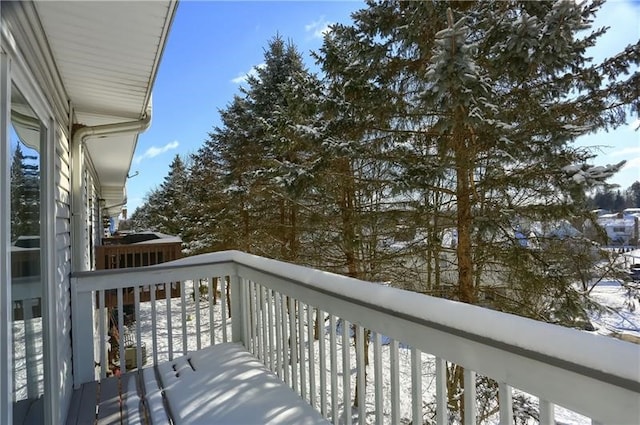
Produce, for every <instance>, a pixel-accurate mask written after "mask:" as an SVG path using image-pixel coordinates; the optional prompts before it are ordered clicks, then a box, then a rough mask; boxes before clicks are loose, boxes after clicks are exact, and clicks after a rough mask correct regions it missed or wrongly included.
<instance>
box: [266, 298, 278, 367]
mask: <svg viewBox="0 0 640 425" xmlns="http://www.w3.org/2000/svg"><path fill="white" fill-rule="evenodd" d="M273 304H274V294H273V289H271V288H267V321H268V323H269V332H268V334H269V369H270V370H271V371H272V372H275V371H276V369H275V355H276V354H275V352H274V351H275V350H274V348H275V347H274V346H275V344H274V341H273V339H274V338H275V335H274V332H275V329H274V317H273V315H274V312H273V310H274V305H273Z"/></svg>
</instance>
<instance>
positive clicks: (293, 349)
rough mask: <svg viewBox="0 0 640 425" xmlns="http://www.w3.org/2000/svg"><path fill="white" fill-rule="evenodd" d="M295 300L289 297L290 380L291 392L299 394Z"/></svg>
mask: <svg viewBox="0 0 640 425" xmlns="http://www.w3.org/2000/svg"><path fill="white" fill-rule="evenodd" d="M296 329H297V328H296V300H294V299H293V297H289V347H290V349H289V353H290V355H291V357H290V359H291V380H292V381H293V390H294V391H295V392H297V393H298V394H300V392H299V389H300V387H299V382H298V335H297V331H296Z"/></svg>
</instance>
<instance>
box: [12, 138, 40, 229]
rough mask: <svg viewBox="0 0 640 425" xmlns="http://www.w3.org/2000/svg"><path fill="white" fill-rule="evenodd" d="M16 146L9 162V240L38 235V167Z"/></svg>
mask: <svg viewBox="0 0 640 425" xmlns="http://www.w3.org/2000/svg"><path fill="white" fill-rule="evenodd" d="M37 160H38V156H37V155H25V154H24V153H23V151H22V148H21V147H20V143H18V144H17V145H16V149H15V151H14V153H13V159H12V162H11V239H12V240H15V239H16V238H17V237H19V236H33V235H39V234H40V174H39V169H40V166H39V164H38V162H37Z"/></svg>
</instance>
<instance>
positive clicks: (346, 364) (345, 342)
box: [342, 319, 352, 425]
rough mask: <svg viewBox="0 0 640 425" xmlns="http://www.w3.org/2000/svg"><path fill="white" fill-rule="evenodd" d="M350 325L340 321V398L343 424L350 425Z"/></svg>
mask: <svg viewBox="0 0 640 425" xmlns="http://www.w3.org/2000/svg"><path fill="white" fill-rule="evenodd" d="M350 334H351V324H350V323H349V322H348V321H346V320H344V319H342V398H343V403H344V423H345V424H347V425H351V420H352V418H351V416H352V415H351V365H350V363H351V353H350V348H349V347H350V344H349V337H350Z"/></svg>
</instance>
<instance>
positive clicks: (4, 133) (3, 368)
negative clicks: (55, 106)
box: [0, 32, 60, 425]
mask: <svg viewBox="0 0 640 425" xmlns="http://www.w3.org/2000/svg"><path fill="white" fill-rule="evenodd" d="M7 35H8V34H7V33H5V32H3V34H2V35H1V36H2V46H3V49H4V48H5V47H7V51H3V52H1V55H0V85H1V88H0V110H2V111H5V112H4V113H3V114H2V116H1V117H0V126H1V128H0V140H1V142H0V144H1V145H2V146H0V156H1V157H2V159H3V161H2V164H0V176H1V177H2V178H1V179H0V181H2V182H4V183H3V185H2V187H0V201H2V202H0V205H2V206H1V207H0V208H2V210H1V211H0V217H9V216H10V203H9V202H4V200H5V199H6V200H8V199H9V195H10V190H11V189H10V183H9V180H10V179H9V176H10V168H11V164H10V161H11V160H10V158H11V155H10V152H9V143H7V141H8V139H9V126H10V124H11V116H10V110H11V108H10V106H11V105H10V104H11V86H12V83H13V84H15V85H16V87H18V89H19V90H20V93H21V94H22V95H23V96H24V98H25V99H26V101H27V103H28V104H29V106H31V108H32V109H33V111H34V112H35V114H36V115H37V117H38V118H39V119H40V122H41V123H42V127H43V130H44V132H45V133H44V138H45V139H44V140H43V142H44V146H41V150H42V152H40V158H41V160H40V164H41V170H40V173H41V179H42V182H43V183H42V186H41V193H42V195H41V215H40V226H41V232H40V234H41V240H40V253H41V254H40V261H41V269H42V279H43V280H44V283H45V284H44V285H43V288H42V289H43V293H42V301H43V302H42V307H43V317H46V318H47V320H44V321H43V323H45V324H46V326H45V327H43V350H46V353H43V354H44V356H43V357H44V364H43V366H44V386H45V387H44V391H45V397H44V418H45V424H47V425H49V424H51V425H54V424H56V423H57V422H58V421H59V417H60V416H59V415H60V406H59V400H57V399H56V398H57V397H60V385H59V382H58V379H59V374H58V370H57V369H58V367H59V366H58V365H59V364H60V363H59V361H58V360H59V359H58V343H57V339H56V338H55V335H56V332H55V330H56V320H57V303H56V300H57V296H56V293H55V282H56V280H55V279H56V272H55V269H56V261H55V253H56V251H55V243H56V241H55V238H56V229H55V177H54V176H55V145H56V143H55V142H56V127H55V121H54V119H53V116H54V115H53V112H52V110H51V108H50V106H49V104H48V102H47V100H46V96H45V95H44V93H42V91H41V90H40V88H39V87H38V84H37V83H36V80H35V78H34V77H33V75H32V74H31V72H30V71H29V68H28V66H27V64H26V61H25V60H24V58H23V57H22V56H21V55H20V53H19V52H18V51H17V50H15V45H14V44H13V43H11V42H10V41H11V40H10V39H8V37H7ZM0 222H1V223H0V226H2V227H0V258H2V261H4V263H3V267H1V268H0V279H1V280H0V281H1V282H9V281H10V280H11V272H10V264H11V260H10V258H11V255H10V251H9V245H10V243H11V229H10V224H9V223H10V220H8V219H3V220H0ZM0 305H1V306H3V307H5V308H3V309H0V310H3V317H0V320H1V324H0V341H3V344H2V346H4V347H6V348H4V349H3V350H2V352H0V423H13V420H12V414H13V412H12V411H13V401H12V397H13V389H12V386H13V374H12V370H11V367H12V366H11V365H12V362H11V357H12V353H13V347H12V346H11V339H12V338H11V335H12V334H11V319H12V318H11V312H12V311H13V309H12V308H11V294H10V285H0ZM4 316H6V317H4ZM4 342H8V344H6V345H5V344H4Z"/></svg>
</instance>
